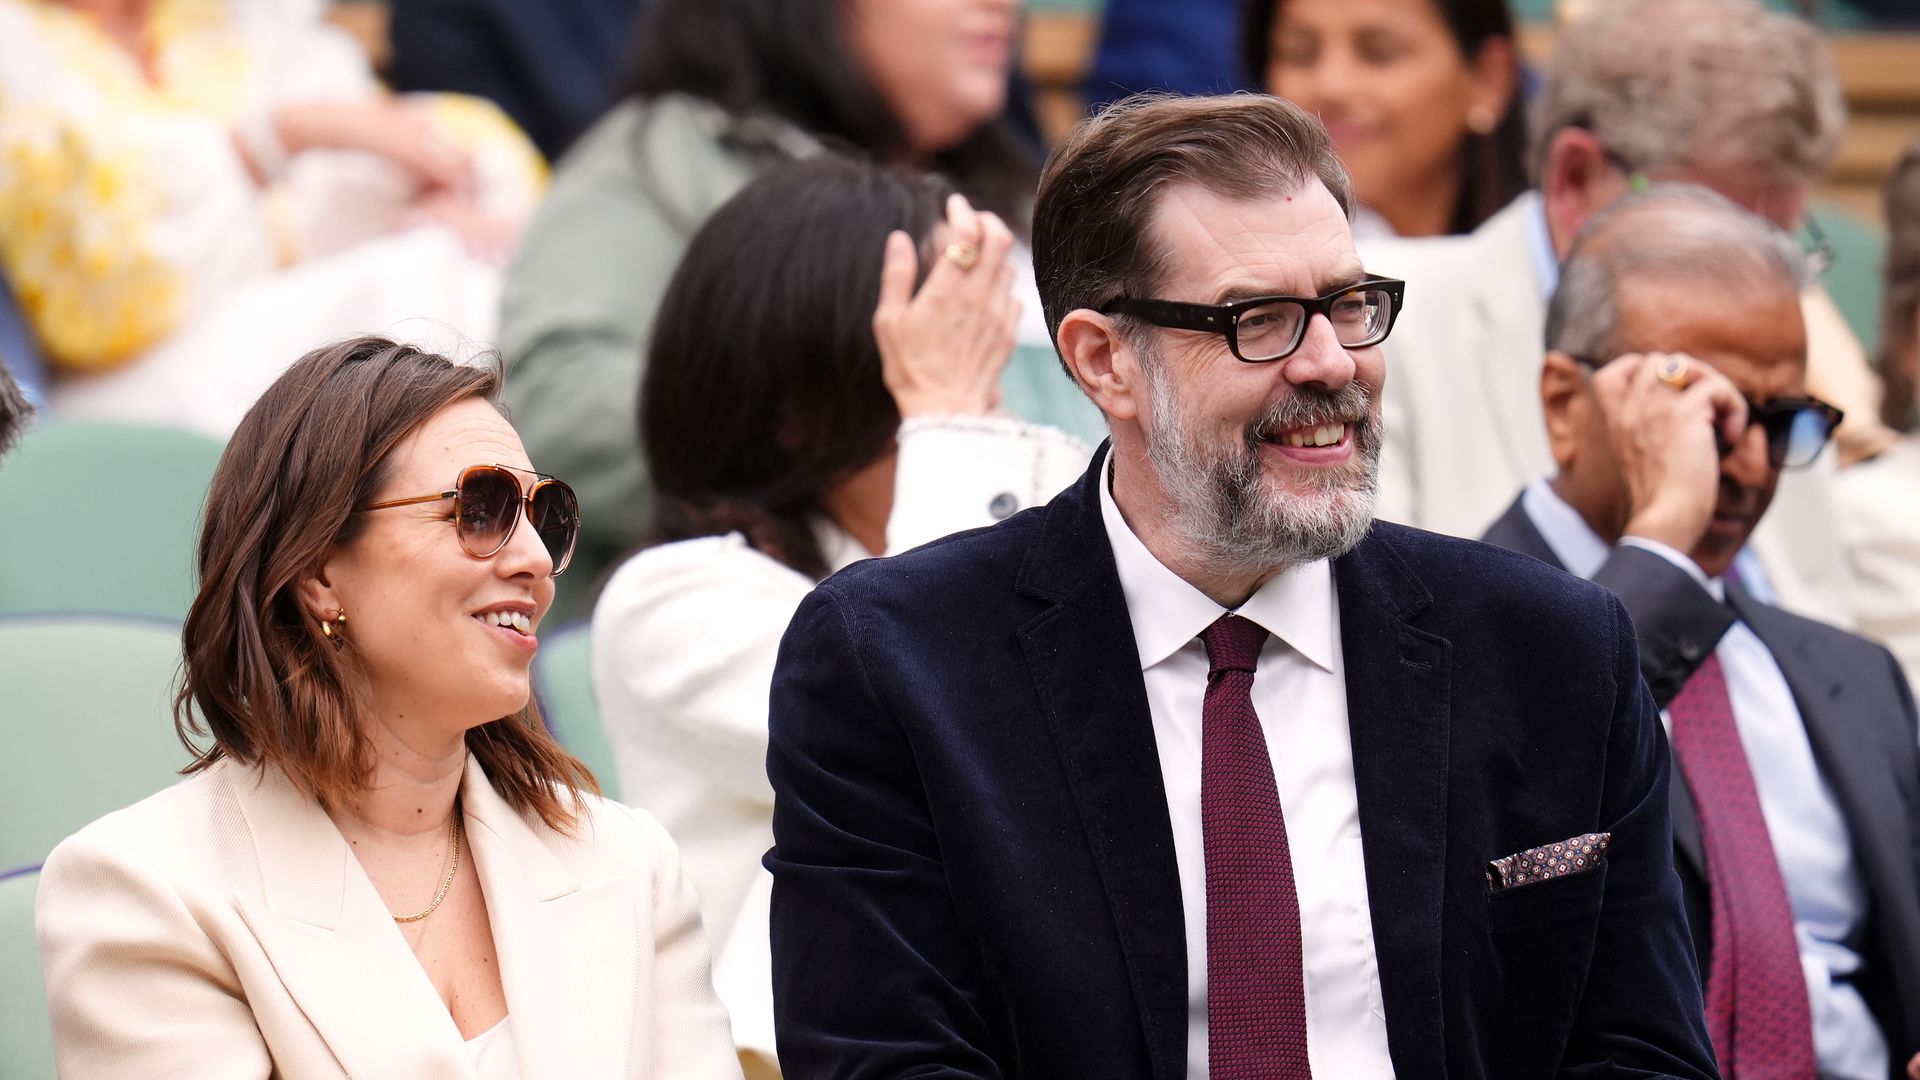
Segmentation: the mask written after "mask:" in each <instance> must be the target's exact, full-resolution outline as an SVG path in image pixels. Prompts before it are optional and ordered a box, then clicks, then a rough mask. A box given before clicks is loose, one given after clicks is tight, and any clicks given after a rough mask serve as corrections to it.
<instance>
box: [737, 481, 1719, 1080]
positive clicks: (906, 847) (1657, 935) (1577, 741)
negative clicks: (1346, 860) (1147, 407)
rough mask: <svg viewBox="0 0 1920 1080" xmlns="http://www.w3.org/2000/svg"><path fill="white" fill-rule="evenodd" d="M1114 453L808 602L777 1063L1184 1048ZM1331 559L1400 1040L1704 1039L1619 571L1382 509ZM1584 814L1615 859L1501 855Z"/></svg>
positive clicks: (1411, 1062) (1382, 963)
mask: <svg viewBox="0 0 1920 1080" xmlns="http://www.w3.org/2000/svg"><path fill="white" fill-rule="evenodd" d="M1101 459H1102V455H1096V458H1095V460H1096V461H1099V460H1101ZM1098 482H1099V476H1098V469H1097V467H1096V468H1090V469H1089V471H1088V473H1087V475H1086V477H1084V478H1083V479H1082V480H1081V481H1080V482H1079V483H1077V484H1076V485H1075V486H1074V487H1073V488H1070V489H1069V490H1068V491H1066V492H1064V493H1063V494H1061V495H1060V496H1059V497H1058V498H1056V499H1055V500H1054V501H1053V502H1052V503H1050V504H1048V505H1047V506H1045V507H1041V508H1037V509H1034V510H1031V511H1028V512H1026V513H1023V514H1020V515H1017V516H1015V517H1013V518H1010V519H1008V520H1007V521H1005V522H1003V523H1001V524H1000V525H998V526H996V527H994V528H992V529H987V530H981V531H977V532H972V533H963V534H959V535H957V536H954V537H950V538H948V539H946V540H943V541H940V542H938V543H935V544H932V545H929V546H927V547H924V548H920V549H918V550H916V551H913V552H909V553H907V554H904V555H900V556H897V557H894V558H890V559H884V560H875V561H870V562H865V563H861V564H859V565H857V566H854V567H852V568H849V569H848V570H845V571H843V572H841V573H840V574H837V575H835V576H834V577H833V578H831V579H830V580H828V581H827V582H826V583H824V584H823V585H821V586H820V588H818V589H817V590H815V592H814V593H813V594H812V595H811V596H810V597H809V598H808V599H807V601H806V602H805V603H804V604H803V605H802V606H801V608H800V610H799V612H798V614H797V615H796V616H795V618H794V621H793V624H792V625H791V627H790V628H789V629H788V631H787V635H786V639H785V641H784V642H783V644H782V646H781V652H780V660H779V666H778V668H777V670H776V672H775V675H774V682H773V693H772V702H771V715H770V720H771V745H770V748H769V752H768V758H767V770H768V774H769V776H770V777H771V779H772V782H773V787H774V791H775V793H776V802H775V809H774V820H773V833H774V841H775V844H774V848H773V850H772V851H771V852H769V853H768V855H767V866H768V867H769V868H770V869H771V870H772V871H773V873H774V878H775V884H774V893H773V920H772V942H773V967H774V1000H775V1019H776V1023H777V1025H778V1032H779V1052H780V1061H781V1065H782V1067H783V1069H784V1070H785V1073H786V1075H787V1076H789V1077H793V1078H810V1077H826V1076H834V1077H882V1076H915V1077H933V1076H939V1077H999V1076H1009V1077H1034V1078H1045V1080H1061V1078H1070V1077H1099V1078H1103V1080H1112V1078H1132V1077H1142V1078H1145V1077H1152V1078H1155V1080H1180V1078H1182V1077H1184V1076H1185V1075H1186V1056H1187V1053H1186V1051H1187V1047H1186V1037H1187V979H1186V970H1187V968H1186V964H1187V961H1186V938H1185V935H1184V930H1183V922H1182V914H1181V912H1182V901H1181V894H1180V883H1179V880H1178V872H1177V868H1176V866H1175V860H1174V849H1173V835H1172V826H1171V824H1170V819H1169V816H1168V811H1167V804H1166V796H1165V792H1164V789H1163V787H1162V784H1161V776H1160V764H1159V758H1158V756H1157V753H1156V751H1155V748H1154V737H1153V727H1152V721H1151V718H1150V715H1149V712H1148V706H1147V699H1146V691H1145V685H1144V682H1143V680H1142V677H1141V672H1140V666H1139V661H1138V656H1139V653H1138V651H1137V649H1136V647H1135V644H1134V637H1133V630H1132V624H1131V622H1130V621H1129V617H1128V610H1127V605H1126V601H1125V599H1124V597H1123V595H1122V593H1121V588H1120V582H1119V578H1118V576H1117V573H1116V571H1115V569H1114V560H1113V552H1112V549H1111V547H1110V546H1109V544H1108V541H1107V537H1106V533H1105V530H1104V527H1103V526H1102V524H1101V517H1100V507H1099V497H1098V489H1097V488H1096V487H1095V485H1096V484H1097V483H1098ZM1334 580H1335V582H1336V588H1337V591H1338V597H1339V605H1340V620H1341V641H1342V646H1343V650H1344V654H1345V663H1346V671H1347V686H1348V690H1347V695H1348V709H1349V719H1350V722H1351V728H1352V740H1353V756H1354V773H1355V785H1356V788H1357V793H1358V797H1359V810H1360V827H1361V832H1362V835H1363V841H1364V843H1363V847H1364V853H1365V854H1364V859H1365V868H1366V876H1367V888H1368V897H1369V900H1370V902H1371V905H1372V912H1373V932H1374V947H1375V952H1376V954H1377V956H1378V960H1379V974H1380V983H1381V991H1382V995H1383V999H1384V1002H1385V1006H1386V1019H1387V1035H1388V1046H1389V1049H1390V1052H1391V1054H1392V1058H1393V1064H1394V1068H1395V1070H1396V1071H1397V1073H1398V1075H1399V1076H1401V1077H1403V1078H1407V1080H1412V1078H1416V1077H1437V1076H1442V1075H1445V1076H1448V1077H1451V1078H1453V1080H1468V1078H1472V1077H1501V1078H1510V1077H1529V1078H1531V1077H1547V1076H1553V1075H1556V1073H1557V1074H1558V1075H1563V1076H1574V1077H1625V1076H1636V1077H1641V1076H1684V1077H1708V1076H1712V1075H1714V1071H1713V1066H1712V1064H1711V1060H1712V1058H1711V1051H1710V1050H1709V1049H1708V1046H1707V1037H1706V1032H1705V1025H1704V1022H1703V1020H1702V1017H1701V1010H1700V989H1699V983H1698V978H1697V975H1696V973H1695V971H1694V960H1693V954H1692V951H1691V949H1690V947H1689V942H1688V938H1687V932H1686V922H1685V914H1684V912H1683V911H1682V910H1681V907H1680V890H1679V882H1678V880H1677V879H1676V878H1675V876H1674V873H1673V868H1672V844H1671V841H1670V836H1671V824H1670V822H1669V820H1668V816H1667V815H1668V810H1667V800H1668V796H1667V772H1668V759H1667V750H1666V743H1665V739H1664V736H1663V735H1662V734H1661V730H1660V724H1659V719H1658V715H1657V713H1656V712H1655V710H1654V707H1653V701H1652V699H1651V698H1650V697H1649V696H1648V694H1647V691H1646V689H1645V687H1644V686H1643V685H1642V682H1641V680H1640V677H1639V673H1638V671H1637V669H1636V667H1635V659H1634V644H1633V635H1632V628H1631V626H1630V625H1629V624H1628V622H1627V619H1626V615H1625V613H1624V612H1623V611H1622V610H1621V608H1620V606H1619V603H1618V602H1617V601H1615V600H1614V599H1613V598H1612V597H1611V596H1609V595H1607V594H1606V593H1605V592H1604V591H1603V590H1601V589H1598V588H1595V587H1593V586H1590V585H1587V584H1585V583H1582V582H1578V581H1575V580H1573V579H1571V578H1568V577H1567V576H1566V575H1564V574H1559V573H1556V572H1553V571H1550V570H1548V569H1547V568H1546V567H1543V566H1540V565H1539V564H1538V563H1536V562H1534V561H1532V560H1530V559H1522V558H1518V557H1516V556H1513V555H1511V554H1508V553H1506V552H1501V551H1497V550H1495V549H1493V548H1490V547H1486V546H1484V545H1480V544H1475V543H1471V542H1467V541H1461V540H1454V539H1448V538H1443V537H1439V536H1434V535H1431V534H1427V533H1422V532H1417V531H1414V530H1411V529H1405V528H1400V527H1398V526H1393V525H1386V524H1379V525H1376V526H1375V527H1374V531H1373V534H1372V535H1371V536H1370V537H1369V538H1368V539H1367V540H1365V541H1363V542H1362V543H1361V544H1360V546H1359V547H1358V548H1356V549H1355V550H1354V551H1353V552H1352V553H1351V554H1349V555H1347V556H1345V557H1343V558H1341V559H1339V560H1337V561H1336V562H1335V564H1334ZM1596 831H1611V832H1612V834H1613V846H1612V849H1611V850H1610V852H1609V853H1608V857H1607V860H1606V862H1605V864H1604V865H1603V866H1601V867H1597V868H1595V869H1593V870H1590V871H1587V872H1584V873H1579V874H1574V875H1571V876H1568V877H1564V878H1560V879H1557V880H1552V881H1546V882H1540V883H1536V884H1532V885H1527V886H1522V887H1518V888H1514V889H1511V890H1507V891H1501V892H1492V891H1490V887H1489V885H1488V880H1487V874H1486V866H1487V863H1488V861H1489V860H1491V859H1494V858H1497V857H1499V856H1503V855H1507V854H1510V853H1514V852H1518V851H1522V850H1525V849H1527V848H1531V847H1535V846H1538V845H1541V844H1545V843H1551V842H1553V841H1556V840H1562V839H1565V838H1568V837H1571V836H1575V835H1578V834H1581V833H1587V832H1596ZM1305 929H1306V932H1307V933H1309V934H1311V933H1313V928H1312V927H1307V928H1305Z"/></svg>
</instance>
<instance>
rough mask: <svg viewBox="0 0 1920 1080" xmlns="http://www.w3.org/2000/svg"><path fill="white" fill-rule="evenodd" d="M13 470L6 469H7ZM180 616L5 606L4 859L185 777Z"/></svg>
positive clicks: (36, 853) (0, 800) (1, 657)
mask: <svg viewBox="0 0 1920 1080" xmlns="http://www.w3.org/2000/svg"><path fill="white" fill-rule="evenodd" d="M0 471H4V470H0ZM179 660H180V629H179V626H178V625H177V624H174V623H169V622H161V621H157V620H151V619H140V618H128V617H124V616H100V615H15V616H8V617H0V686H4V687H6V690H7V699H8V700H7V708H8V712H7V716H8V723H7V740H8V745H7V760H8V761H9V762H11V763H12V764H11V765H9V766H8V768H7V770H6V773H7V778H6V782H5V783H0V869H6V868H8V867H14V866H23V865H33V864H38V863H40V862H41V861H43V860H44V859H45V858H46V857H47V853H48V852H49V851H51V850H53V846H54V845H55V844H57V843H59V842H60V841H61V840H62V839H63V838H65V837H66V836H68V835H69V834H71V833H73V832H75V831H77V830H78V829H79V828H80V827H81V826H82V825H85V824H86V823H87V822H89V821H92V820H93V819H94V818H97V817H99V816H101V815H102V814H105V813H107V812H109V811H112V810H117V809H119V808H120V807H123V806H128V805H131V804H132V803H135V802H138V801H140V800H141V799H143V798H146V797H147V796H148V795H151V794H153V793H154V792H156V791H159V790H160V789H161V788H164V787H166V786H167V785H169V784H171V783H173V782H174V781H175V780H177V779H178V776H177V774H178V772H179V770H180V768H181V767H182V766H184V765H186V764H187V762H188V761H189V760H191V758H190V757H189V755H188V754H187V751H186V749H185V748H184V747H182V746H181V745H180V741H179V740H178V739H176V738H175V737H174V733H173V722H172V719H171V701H172V684H173V679H174V674H175V671H176V670H177V668H178V666H179Z"/></svg>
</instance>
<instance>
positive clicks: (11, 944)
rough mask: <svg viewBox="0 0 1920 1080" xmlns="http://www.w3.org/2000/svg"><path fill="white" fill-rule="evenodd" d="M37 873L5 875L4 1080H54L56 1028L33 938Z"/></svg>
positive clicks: (0, 1015)
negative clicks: (48, 1012) (50, 1019)
mask: <svg viewBox="0 0 1920 1080" xmlns="http://www.w3.org/2000/svg"><path fill="white" fill-rule="evenodd" d="M39 884H40V875H39V874H38V873H35V872H34V871H32V870H24V871H22V872H19V873H14V874H10V875H7V876H5V877H0V1080H51V1078H52V1076H53V1026H52V1024H51V1023H50V1022H49V1021H48V1020H47V991H46V987H45V986H44V985H43V984H42V983H41V981H40V951H39V949H37V948H36V947H35V946H34V940H33V893H34V890H35V889H36V888H37V887H38V886H39Z"/></svg>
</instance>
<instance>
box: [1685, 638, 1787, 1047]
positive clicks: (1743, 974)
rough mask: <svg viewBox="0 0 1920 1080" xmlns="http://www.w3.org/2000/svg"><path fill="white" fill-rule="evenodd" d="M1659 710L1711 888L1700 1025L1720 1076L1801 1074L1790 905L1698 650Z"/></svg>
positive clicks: (1721, 685)
mask: <svg viewBox="0 0 1920 1080" xmlns="http://www.w3.org/2000/svg"><path fill="white" fill-rule="evenodd" d="M1669 711H1670V713H1671V715H1672V718H1673V751H1674V756H1676V757H1677V758H1679V760H1680V771H1681V773H1682V774H1684V775H1685V776H1686V780H1687V787H1688V789H1689V790H1691V791H1692V792H1693V801H1694V803H1695V805H1696V806H1698V808H1699V812H1700V833H1701V839H1702V840H1703V841H1704V842H1705V844H1706V848H1707V888H1708V890H1709V891H1710V892H1711V893H1712V894H1713V895H1712V900H1713V964H1712V970H1711V971H1709V972H1708V973H1707V1032H1708V1034H1710V1035H1711V1036H1712V1037H1713V1049H1714V1053H1715V1055H1716V1056H1718V1057H1719V1059H1720V1072H1721V1075H1722V1076H1724V1077H1725V1078H1726V1080H1776V1078H1777V1080H1808V1078H1809V1077H1812V1076H1813V1075H1814V1058H1813V1018H1812V1014H1811V1011H1810V1008H1809V1006H1808V1005H1807V981H1806V976H1805V975H1804V974H1802V972H1801V969H1800V946H1799V943H1798V942H1797V941H1796V940H1795V938H1794V928H1793V907H1792V905H1791V904H1790V903H1789V902H1788V900H1787V886H1786V883H1785V882H1784V881H1783V880H1781V877H1780V863H1779V861H1778V860H1777V859H1775V858H1774V854H1773V841H1772V839H1771V838H1770V837H1769V836H1768V835H1767V821H1766V818H1764V817H1762V816H1761V813H1760V795H1759V793H1758V792H1757V791H1756V790H1755V789H1754V786H1753V772H1752V770H1751V769H1749V768H1748V767H1747V755H1746V751H1745V749H1743V748H1742V747H1741V745H1740V729H1739V728H1738V727H1737V726H1735V724H1734V718H1733V702H1732V701H1731V699H1729V698H1728V697H1727V675H1726V672H1725V671H1724V670H1722V669H1721V667H1720V658H1719V657H1718V656H1709V657H1707V662H1706V663H1704V664H1702V665H1700V670H1698V671H1696V672H1694V673H1693V678H1691V679H1688V680H1687V684H1686V685H1685V686H1683V687H1681V689H1680V693H1679V695H1678V696H1676V697H1675V698H1674V699H1673V704H1672V705H1671V706H1670V708H1669Z"/></svg>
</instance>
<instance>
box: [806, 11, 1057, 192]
mask: <svg viewBox="0 0 1920 1080" xmlns="http://www.w3.org/2000/svg"><path fill="white" fill-rule="evenodd" d="M840 2H841V3H842V5H843V7H842V8H841V11H842V13H843V15H844V17H845V20H846V24H845V25H846V27H847V33H848V37H849V42H848V43H849V45H850V46H851V48H852V51H853V56H854V59H855V61H856V62H858V63H859V65H860V67H861V69H862V70H863V71H864V72H865V73H866V75H867V77H868V78H869V79H871V80H872V81H873V84H874V88H875V89H876V90H878V91H879V92H880V97H881V98H882V100H884V101H885V102H886V105H887V108H888V110H889V111H890V112H892V113H893V115H894V117H895V118H896V119H898V120H899V121H900V123H901V125H902V126H903V127H904V128H905V129H906V133H907V141H908V143H909V144H910V145H911V146H912V148H913V150H914V151H915V152H916V153H920V154H937V153H940V152H942V151H945V150H949V149H951V148H953V147H954V146H957V145H959V144H960V143H962V142H964V141H966V139H967V138H968V137H970V136H971V135H972V134H973V133H974V132H976V131H978V130H979V129H980V128H982V127H984V126H986V125H987V124H988V123H990V122H991V121H993V120H994V119H995V118H997V117H998V116H999V115H1000V113H1001V110H1002V109H1004V108H1005V107H1006V100H1007V73H1008V71H1009V69H1010V67H1011V65H1012V63H1013V32H1014V22H1015V19H1016V17H1017V16H1018V14H1019V10H1020V0H840Z"/></svg>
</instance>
